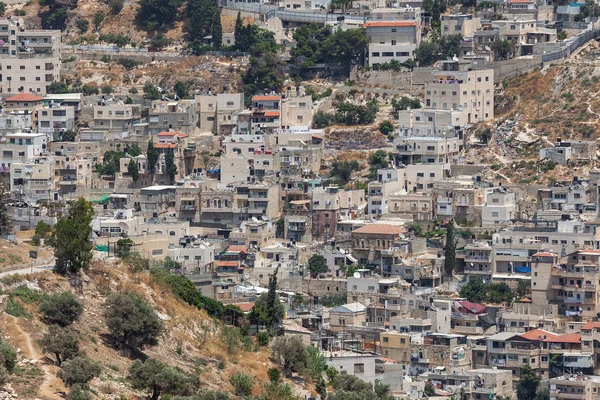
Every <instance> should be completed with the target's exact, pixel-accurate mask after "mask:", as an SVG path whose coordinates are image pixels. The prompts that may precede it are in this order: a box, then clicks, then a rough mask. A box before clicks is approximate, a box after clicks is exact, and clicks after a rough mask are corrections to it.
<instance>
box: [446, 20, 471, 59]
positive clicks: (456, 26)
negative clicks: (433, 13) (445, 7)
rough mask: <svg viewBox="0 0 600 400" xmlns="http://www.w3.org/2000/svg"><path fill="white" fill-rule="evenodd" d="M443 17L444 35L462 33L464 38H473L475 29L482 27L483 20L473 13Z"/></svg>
mask: <svg viewBox="0 0 600 400" xmlns="http://www.w3.org/2000/svg"><path fill="white" fill-rule="evenodd" d="M441 18H442V29H441V30H442V36H447V35H461V36H462V37H463V38H472V37H473V34H474V33H475V31H476V30H477V29H479V28H481V20H480V19H479V18H476V17H474V16H473V15H471V14H447V15H442V17H441ZM457 56H458V54H457Z"/></svg>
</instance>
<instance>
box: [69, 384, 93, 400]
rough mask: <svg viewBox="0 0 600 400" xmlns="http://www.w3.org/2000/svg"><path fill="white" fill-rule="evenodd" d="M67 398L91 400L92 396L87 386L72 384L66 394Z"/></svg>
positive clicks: (71, 399) (70, 399)
mask: <svg viewBox="0 0 600 400" xmlns="http://www.w3.org/2000/svg"><path fill="white" fill-rule="evenodd" d="M67 400H93V397H92V395H91V393H90V391H89V390H88V388H87V385H79V384H76V385H73V386H72V387H71V390H70V391H69V394H68V395H67Z"/></svg>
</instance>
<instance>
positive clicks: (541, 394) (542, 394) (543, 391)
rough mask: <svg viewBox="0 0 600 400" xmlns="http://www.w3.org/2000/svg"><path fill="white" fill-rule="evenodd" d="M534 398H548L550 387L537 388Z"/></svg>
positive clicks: (541, 399) (547, 399)
mask: <svg viewBox="0 0 600 400" xmlns="http://www.w3.org/2000/svg"><path fill="white" fill-rule="evenodd" d="M534 400H550V389H549V388H547V387H545V388H538V391H537V392H536V393H535V397H534Z"/></svg>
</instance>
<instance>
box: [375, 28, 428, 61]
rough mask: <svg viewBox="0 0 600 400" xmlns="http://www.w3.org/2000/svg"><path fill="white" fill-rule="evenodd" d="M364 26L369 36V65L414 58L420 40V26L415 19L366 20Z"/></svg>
mask: <svg viewBox="0 0 600 400" xmlns="http://www.w3.org/2000/svg"><path fill="white" fill-rule="evenodd" d="M364 26H365V28H366V29H367V36H368V37H369V46H368V63H369V65H378V64H383V63H387V62H390V61H392V60H397V61H400V62H404V61H406V60H408V59H413V58H414V56H415V49H416V48H417V46H418V45H419V43H420V42H421V26H420V25H419V23H418V22H417V21H415V20H412V21H399V20H389V21H383V20H379V21H368V22H366V23H365V25H364Z"/></svg>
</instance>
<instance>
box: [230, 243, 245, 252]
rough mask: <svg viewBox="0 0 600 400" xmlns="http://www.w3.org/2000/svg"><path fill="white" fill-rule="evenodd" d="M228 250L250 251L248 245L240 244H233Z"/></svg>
mask: <svg viewBox="0 0 600 400" xmlns="http://www.w3.org/2000/svg"><path fill="white" fill-rule="evenodd" d="M227 251H239V252H240V253H248V247H246V246H244V245H240V244H236V245H231V246H229V247H228V248H227Z"/></svg>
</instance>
